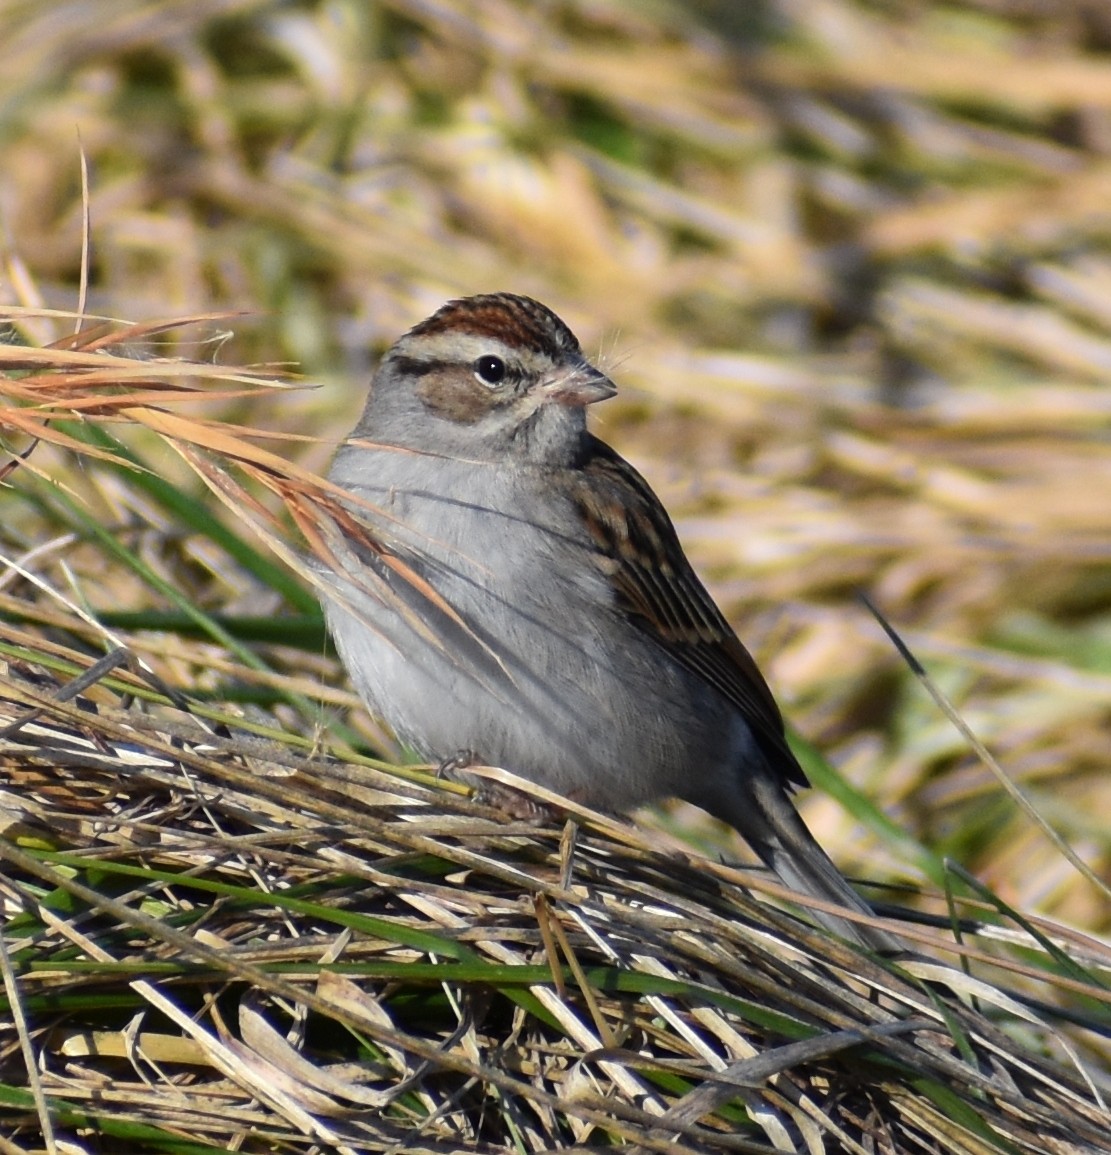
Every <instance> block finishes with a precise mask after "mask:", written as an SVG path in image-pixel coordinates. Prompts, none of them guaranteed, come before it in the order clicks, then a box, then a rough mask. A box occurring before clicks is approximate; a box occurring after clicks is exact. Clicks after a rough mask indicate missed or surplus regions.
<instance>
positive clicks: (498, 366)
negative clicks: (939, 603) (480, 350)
mask: <svg viewBox="0 0 1111 1155" xmlns="http://www.w3.org/2000/svg"><path fill="white" fill-rule="evenodd" d="M474 375H475V376H476V377H477V378H478V379H479V380H480V381H481V382H482V384H483V385H489V386H491V387H493V386H495V385H500V384H501V383H502V382H503V381H504V380H505V362H504V361H503V360H502V359H501V358H500V357H495V356H494V355H493V354H492V353H487V354H486V355H485V356H483V357H479V358H478V360H477V361H475V363H474Z"/></svg>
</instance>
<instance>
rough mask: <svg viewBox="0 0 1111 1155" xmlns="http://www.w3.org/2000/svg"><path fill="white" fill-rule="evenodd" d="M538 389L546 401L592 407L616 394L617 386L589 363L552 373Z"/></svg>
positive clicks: (583, 362)
mask: <svg viewBox="0 0 1111 1155" xmlns="http://www.w3.org/2000/svg"><path fill="white" fill-rule="evenodd" d="M540 388H541V392H542V393H543V394H544V397H545V399H546V400H551V401H558V402H559V403H560V404H561V405H573V406H574V405H584V406H585V405H593V404H595V402H598V401H605V400H606V399H607V398H608V397H612V396H613V395H614V394H615V393H616V392H617V386H616V385H614V383H613V382H612V381H611V380H610V379H609V378H608V377H607V376H606V375H605V373H602V372H601V371H599V370H598V369H595V368H594V366H593V365H591V364H590V362H589V361H582V362H580V363H579V364H578V365H576V366H574V367H573V368H571V369H561V370H559V372H557V373H552V374H551V375H550V376H549V377H547V378H546V379H545V380H544V381H543V382H542V383H541V386H540Z"/></svg>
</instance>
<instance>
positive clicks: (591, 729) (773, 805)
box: [316, 293, 887, 946]
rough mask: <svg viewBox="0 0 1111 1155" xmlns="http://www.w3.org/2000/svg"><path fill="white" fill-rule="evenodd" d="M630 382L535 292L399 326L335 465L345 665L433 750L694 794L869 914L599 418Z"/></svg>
mask: <svg viewBox="0 0 1111 1155" xmlns="http://www.w3.org/2000/svg"><path fill="white" fill-rule="evenodd" d="M615 392H616V388H615V386H614V384H613V383H612V381H611V380H610V379H609V377H607V376H606V374H605V373H603V372H601V371H600V370H599V369H597V368H595V366H594V365H592V364H591V363H590V362H589V361H588V360H587V359H586V357H585V356H584V355H583V352H582V349H581V348H580V346H579V342H578V341H577V340H576V338H575V336H574V334H573V333H572V332H571V330H570V329H569V328H568V327H567V325H565V324H564V322H563V321H561V320H560V318H559V317H557V316H556V314H555V313H553V312H552V311H551V310H550V309H548V308H547V307H546V306H544V305H542V304H541V303H540V302H539V301H535V300H532V299H531V298H529V297H522V296H516V295H513V294H509V293H490V294H483V295H481V296H474V297H466V298H462V299H459V300H453V301H449V302H448V303H447V304H445V305H444V306H443V307H442V308H440V309H439V310H437V311H436V312H435V313H434V314H433V315H432V316H430V317H428V318H427V319H426V320H424V321H422V322H420V324H418V325H416V326H414V327H413V328H412V329H410V330H409V331H408V332H407V333H406V334H404V336H402V337H401V338H400V339H399V340H398V341H397V342H396V344H394V345H393V347H392V348H391V349H390V350H389V351H388V352H387V353H386V354H385V356H384V358H383V359H382V361H381V363H380V365H379V366H378V369H377V372H376V373H375V375H374V379H373V382H372V384H371V386H370V392H369V396H368V398H367V402H366V407H365V409H364V411H363V414H362V417H361V418H360V419H359V422H358V424H357V425H356V427H355V429H354V431H353V432H352V434H351V435H350V437H348V438H347V439H346V440H345V441H344V443H343V444H342V446H341V447H340V449H339V451H338V453H337V455H336V457H335V460H334V463H333V464H332V467H331V470H330V473H329V479H330V481H331V482H333V483H335V485H336V486H338V487H340V488H342V490H343V491H344V492H345V497H344V498H343V504H342V509H343V516H342V517H341V518H340V519H338V520H337V521H336V522H335V524H334V525H333V527H332V531H331V533H330V535H329V536H328V537H327V540H326V548H325V551H324V552H325V553H326V554H327V560H326V562H323V563H322V562H320V561H319V560H318V561H317V562H316V565H317V566H318V576H319V578H320V584H321V586H322V589H323V593H322V602H323V609H324V613H325V617H326V619H327V623H328V627H329V629H330V631H331V634H332V637H333V639H334V641H335V644H336V648H337V650H338V652H339V655H340V657H341V660H342V661H343V663H344V665H345V667H346V669H347V671H348V673H349V675H350V678H351V681H352V683H353V685H354V687H355V689H356V690H357V691H358V693H359V695H360V697H361V698H362V700H363V701H364V702H365V704H366V705H367V707H368V708H369V709H370V711H371V712H372V713H373V714H375V715H377V716H378V717H379V718H381V719H382V720H384V721H385V722H386V723H387V724H388V725H389V726H390V727H391V728H392V729H393V731H394V732H395V734H396V735H397V737H398V738H399V739H400V740H401V741H402V742H403V743H405V744H406V745H408V746H410V747H411V748H412V749H413V750H415V751H416V752H417V753H418V754H419V755H421V756H422V757H425V758H427V759H428V760H430V761H432V762H437V761H446V760H448V759H451V758H452V757H453V756H455V755H456V754H457V752H459V751H466V752H468V756H470V757H471V758H473V759H474V760H476V761H477V762H480V763H483V764H487V765H493V766H499V767H502V768H504V769H507V770H511V771H513V772H515V773H516V774H518V775H520V776H521V777H523V778H526V779H529V780H531V781H533V782H536V783H539V784H541V785H543V786H545V787H547V788H548V789H549V790H552V791H555V792H557V793H559V794H562V795H564V796H566V797H568V798H571V799H574V800H576V801H578V802H580V803H583V804H586V805H589V806H592V807H594V808H597V809H601V810H606V811H628V810H630V809H632V808H635V807H638V806H640V805H642V804H645V803H650V802H654V801H657V800H660V799H663V798H668V797H676V798H681V799H685V800H686V801H687V802H690V803H693V804H694V805H696V806H699V807H701V808H702V809H704V810H706V811H708V812H709V813H710V814H711V815H714V816H715V817H717V818H719V819H723V820H724V821H725V822H727V823H729V824H730V825H731V826H732V827H734V828H735V829H736V830H737V831H739V832H740V834H741V835H742V836H743V837H744V838H745V839H746V840H747V842H748V844H749V845H750V846H751V847H752V849H753V850H754V851H755V852H756V854H757V855H758V856H759V857H760V858H761V859H762V860H763V862H764V863H765V864H766V865H767V866H768V867H770V868H771V869H772V870H773V871H774V872H775V874H776V875H778V876H779V878H780V879H781V880H782V881H783V882H784V883H785V884H786V885H787V886H788V887H789V888H791V889H792V890H795V891H799V892H802V893H804V894H806V895H809V896H811V897H815V898H818V899H823V900H826V901H828V902H832V903H836V904H838V905H840V906H842V907H847V908H849V909H850V910H853V911H857V912H860V913H863V914H871V913H872V912H871V909H870V908H869V907H868V905H867V904H866V903H865V902H864V901H863V900H862V899H861V898H860V897H859V896H858V895H857V894H856V892H855V891H854V890H853V889H852V888H851V887H850V886H849V885H848V883H847V882H846V881H845V879H844V878H843V877H842V876H841V874H840V873H839V872H838V870H837V868H836V867H835V866H834V864H833V863H832V862H831V861H830V859H829V858H828V857H827V855H826V854H825V852H824V851H823V850H822V849H821V847H820V846H819V845H818V843H817V842H816V841H815V840H814V838H813V837H812V836H811V834H810V832H809V830H808V829H807V828H806V826H805V825H804V823H803V822H802V819H801V818H800V817H799V815H798V812H797V811H796V809H795V807H794V805H793V804H792V802H791V795H792V793H793V792H794V791H795V790H796V789H798V788H801V787H804V786H806V785H808V783H807V779H806V775H805V773H804V772H803V770H802V767H801V766H800V765H799V763H798V760H797V759H796V758H795V755H794V754H793V753H792V751H791V748H790V746H789V745H788V743H787V739H786V736H785V733H784V723H783V719H782V716H781V714H780V711H779V708H778V706H777V705H776V701H775V699H774V698H773V696H772V693H771V691H770V690H769V688H768V684H767V682H766V681H765V680H764V678H763V676H762V675H761V673H760V671H759V669H758V668H757V666H756V663H755V662H754V661H753V659H752V656H751V655H750V654H749V652H748V651H747V650H746V649H745V647H744V646H743V645H742V644H741V642H740V640H739V639H738V637H737V635H736V634H735V633H734V631H733V629H732V628H731V626H730V625H729V623H728V622H727V621H726V619H725V617H724V615H723V614H722V612H721V610H720V609H719V608H718V607H717V605H716V604H715V603H714V600H713V599H712V598H711V597H710V595H709V593H708V592H707V591H706V588H705V587H704V586H703V584H702V582H701V581H700V580H699V579H698V577H697V575H696V574H695V572H694V569H693V568H692V566H691V564H690V562H689V561H688V560H687V557H686V555H685V553H684V552H683V548H682V546H681V545H680V542H679V538H678V535H677V534H676V531H675V528H674V526H673V525H672V522H671V519H670V518H669V517H668V514H667V512H666V511H665V509H664V507H663V505H662V503H661V502H660V500H659V498H658V497H657V496H656V494H655V493H654V492H653V491H652V489H651V488H650V487H649V485H648V483H647V482H646V481H645V480H644V478H643V477H642V476H641V475H640V474H639V473H638V472H637V471H636V470H635V469H634V468H633V466H631V465H630V464H629V463H628V462H627V461H626V460H625V459H624V458H622V457H621V456H620V455H619V454H617V453H616V452H615V451H614V450H613V449H611V448H610V447H609V446H608V445H607V444H605V442H603V441H601V440H599V439H598V438H597V437H595V436H594V435H592V434H591V433H590V432H589V431H588V429H587V421H586V411H587V409H588V407H589V406H591V405H594V404H595V403H597V402H600V401H604V400H606V399H607V398H609V397H612V396H613V395H614V394H615ZM815 917H817V918H819V919H820V920H821V921H822V922H824V923H825V924H826V925H827V926H829V927H831V928H832V929H834V930H835V931H836V932H838V933H840V934H841V935H842V936H843V937H846V938H849V939H852V940H854V941H857V942H859V943H865V944H869V945H872V946H875V945H877V943H879V944H881V945H882V946H886V945H887V938H886V936H883V935H881V934H879V932H871V931H869V930H868V929H867V928H861V927H858V926H856V925H855V924H853V923H850V922H848V921H845V920H841V919H837V918H833V917H831V916H826V917H823V916H822V915H821V914H816V915H815Z"/></svg>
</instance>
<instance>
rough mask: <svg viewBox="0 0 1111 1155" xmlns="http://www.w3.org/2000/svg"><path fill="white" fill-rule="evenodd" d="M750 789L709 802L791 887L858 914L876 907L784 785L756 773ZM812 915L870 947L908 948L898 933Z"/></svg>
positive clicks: (896, 949) (837, 932) (891, 949)
mask: <svg viewBox="0 0 1111 1155" xmlns="http://www.w3.org/2000/svg"><path fill="white" fill-rule="evenodd" d="M746 785H747V786H748V789H747V790H745V791H737V792H736V793H735V794H733V796H732V797H731V798H729V799H728V800H723V799H722V798H720V797H718V798H715V799H714V803H713V805H711V806H707V807H706V808H707V809H708V810H710V812H711V813H712V814H715V815H716V816H717V817H719V818H721V819H723V820H724V821H726V822H728V823H729V824H730V825H731V826H733V827H734V828H735V829H736V830H737V831H738V833H739V834H740V835H741V836H742V837H743V838H744V840H745V841H746V842H747V843H748V844H749V846H751V847H752V849H753V850H754V851H755V852H756V853H757V854H758V855H759V857H760V860H761V861H762V862H763V863H764V864H765V865H766V866H768V867H769V868H770V869H771V870H773V871H774V872H775V874H776V875H777V876H778V878H779V879H780V881H781V882H783V883H784V885H785V886H787V887H789V888H790V889H791V890H794V891H798V892H799V893H800V894H805V895H807V896H808V897H810V898H817V899H821V900H822V901H824V902H830V903H835V904H837V905H838V906H843V907H846V908H847V909H849V910H853V911H857V912H858V913H860V914H866V915H871V914H872V913H873V911H872V908H871V907H870V906H869V905H868V904H867V903H866V902H865V901H864V899H862V898H861V897H860V895H858V894H857V893H856V891H855V890H853V888H852V887H851V886H849V884H848V883H847V882H846V881H845V879H844V877H843V876H842V875H841V872H840V871H839V870H838V869H837V867H836V866H834V864H833V862H832V861H831V860H830V858H829V856H828V855H827V854H826V852H825V851H824V850H823V849H822V848H821V847H820V846H819V845H818V843H817V842H816V841H815V840H814V836H813V835H812V834H811V833H810V831H809V830H808V829H807V828H806V824H805V823H804V822H803V820H802V819H801V818H800V817H799V813H798V811H797V810H796V809H795V808H794V806H793V805H792V803H791V800H790V798H789V797H788V795H787V793H786V791H785V790H784V788H783V786H782V784H781V783H780V782H779V781H778V780H776V779H774V778H773V776H772V775H771V774H770V773H767V774H757V775H753V776H752V777H751V778H750V779H749V781H748V783H746ZM812 913H813V916H814V918H815V919H816V920H817V921H818V922H820V923H821V924H822V925H823V926H825V927H826V928H827V929H829V930H831V931H833V932H834V933H835V934H839V935H841V937H842V938H846V939H849V940H850V941H851V942H855V943H858V944H860V945H861V946H865V947H868V948H870V949H872V950H878V951H884V952H888V953H890V952H892V951H902V950H905V949H906V946H905V944H902V943H900V942H899V941H898V940H897V939H896V938H894V936H892V935H889V934H887V933H886V932H884V931H882V930H878V929H876V928H873V927H866V926H861V925H860V924H859V923H854V922H850V921H848V920H847V919H843V918H838V917H837V916H836V915H832V914H827V913H826V912H825V911H820V910H815V911H813V912H812Z"/></svg>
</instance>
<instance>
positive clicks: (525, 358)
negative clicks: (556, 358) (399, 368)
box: [398, 331, 563, 373]
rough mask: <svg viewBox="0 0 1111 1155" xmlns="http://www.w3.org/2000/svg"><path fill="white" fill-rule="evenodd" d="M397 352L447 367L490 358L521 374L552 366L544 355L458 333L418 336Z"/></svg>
mask: <svg viewBox="0 0 1111 1155" xmlns="http://www.w3.org/2000/svg"><path fill="white" fill-rule="evenodd" d="M398 352H399V353H400V354H401V355H402V356H403V357H412V356H414V355H416V356H417V358H418V359H419V360H421V361H444V362H446V363H448V364H460V363H462V364H467V363H469V362H472V361H476V360H478V358H479V357H482V356H490V355H493V356H495V357H501V358H502V359H503V360H504V361H505V362H506V364H507V365H508V366H509V367H510V368H511V369H515V368H519V369H522V370H524V372H525V373H542V372H545V371H546V370H548V369H550V368H551V367H552V365H553V361H552V358H551V356H550V355H549V354H547V353H541V352H539V351H537V350H535V349H522V348H521V347H520V346H518V345H508V344H506V342H504V341H499V340H498V338H497V337H490V336H486V335H483V334H479V333H460V332H458V331H455V332H450V333H422V334H420V335H419V336H418V337H415V338H414V339H413V340H412V341H405V342H404V344H403V345H402V343H401V342H399V347H398ZM562 359H563V358H560V360H562Z"/></svg>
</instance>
